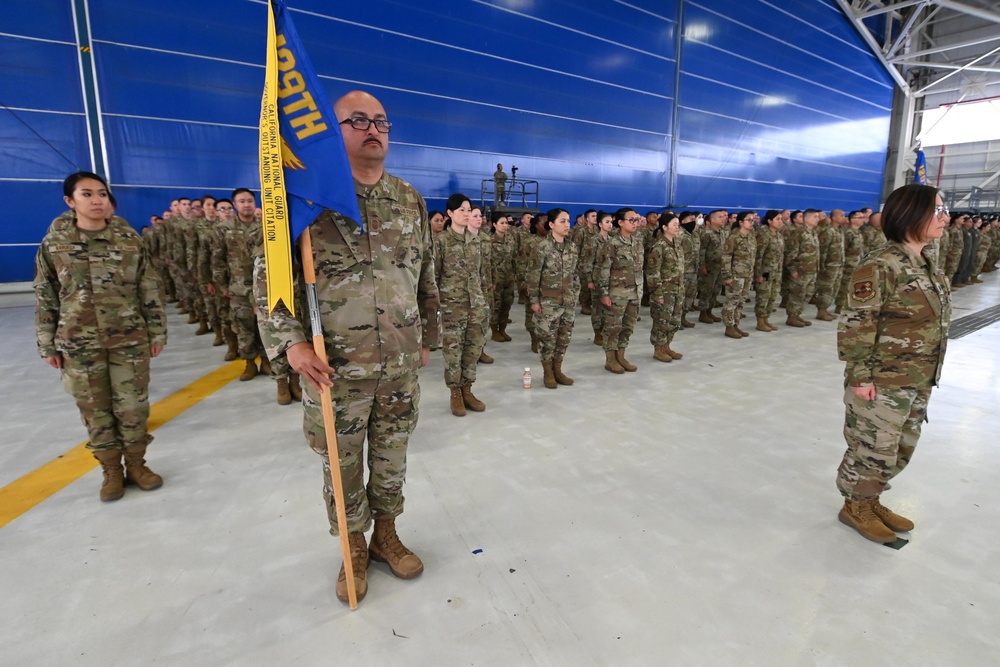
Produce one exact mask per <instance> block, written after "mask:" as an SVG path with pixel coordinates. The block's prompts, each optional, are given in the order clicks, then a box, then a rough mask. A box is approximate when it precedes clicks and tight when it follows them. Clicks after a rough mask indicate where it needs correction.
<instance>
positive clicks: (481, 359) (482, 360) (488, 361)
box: [479, 350, 496, 364]
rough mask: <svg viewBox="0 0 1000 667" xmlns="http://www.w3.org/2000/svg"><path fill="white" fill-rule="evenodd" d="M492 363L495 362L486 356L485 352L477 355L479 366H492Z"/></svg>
mask: <svg viewBox="0 0 1000 667" xmlns="http://www.w3.org/2000/svg"><path fill="white" fill-rule="evenodd" d="M494 361H496V360H495V359H494V358H493V357H491V356H490V355H488V354H486V350H483V351H482V352H480V353H479V363H481V364H492V363H493V362H494Z"/></svg>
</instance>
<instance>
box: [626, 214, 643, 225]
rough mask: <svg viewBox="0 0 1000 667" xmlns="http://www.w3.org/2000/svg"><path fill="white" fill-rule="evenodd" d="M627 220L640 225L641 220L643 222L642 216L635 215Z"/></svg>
mask: <svg viewBox="0 0 1000 667" xmlns="http://www.w3.org/2000/svg"><path fill="white" fill-rule="evenodd" d="M625 222H631V223H632V224H634V225H638V224H639V223H640V222H642V218H640V217H639V216H635V217H634V218H625Z"/></svg>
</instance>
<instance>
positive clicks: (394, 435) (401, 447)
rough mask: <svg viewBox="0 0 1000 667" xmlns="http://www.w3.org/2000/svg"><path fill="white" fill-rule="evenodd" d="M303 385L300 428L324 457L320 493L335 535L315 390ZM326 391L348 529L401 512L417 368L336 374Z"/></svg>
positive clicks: (413, 424)
mask: <svg viewBox="0 0 1000 667" xmlns="http://www.w3.org/2000/svg"><path fill="white" fill-rule="evenodd" d="M302 389H303V391H302V407H303V420H302V430H303V432H304V433H305V437H306V443H307V444H308V445H309V447H311V448H312V450H313V451H314V452H316V453H317V454H319V455H320V456H321V457H322V459H323V499H324V501H325V503H324V504H325V505H326V511H327V518H328V519H329V521H330V533H331V534H333V535H339V532H338V530H337V508H336V505H335V503H334V495H333V479H332V477H331V475H330V455H329V452H328V450H327V446H326V430H325V428H324V426H323V410H322V407H321V404H320V398H319V394H318V393H317V392H316V390H315V389H313V387H312V385H311V384H309V383H308V382H303V383H302ZM331 396H332V398H333V410H334V419H335V420H336V429H337V453H338V455H339V456H340V474H341V478H342V479H343V481H344V503H345V505H346V507H345V508H344V509H345V510H346V513H347V529H348V531H349V532H363V531H366V530H368V528H369V527H370V526H371V522H372V517H373V516H374V517H375V518H378V517H380V516H386V517H390V516H398V515H399V514H402V512H403V482H404V481H405V480H406V449H407V444H408V443H409V439H410V434H411V433H413V429H414V428H415V427H416V425H417V416H418V404H419V403H420V385H419V384H418V383H417V374H416V372H413V373H407V374H405V375H404V376H403V377H400V378H394V379H386V378H379V379H372V380H336V381H335V384H334V386H333V388H332V389H331ZM366 439H367V441H368V455H367V462H368V484H367V486H366V485H365V461H366V457H365V453H364V446H365V440H366Z"/></svg>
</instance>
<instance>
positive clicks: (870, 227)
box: [861, 209, 885, 255]
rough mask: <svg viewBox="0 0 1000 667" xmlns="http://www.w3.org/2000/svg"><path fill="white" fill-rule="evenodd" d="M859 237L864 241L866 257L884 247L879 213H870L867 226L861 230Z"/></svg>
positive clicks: (883, 235)
mask: <svg viewBox="0 0 1000 667" xmlns="http://www.w3.org/2000/svg"><path fill="white" fill-rule="evenodd" d="M862 210H864V209H862ZM861 236H862V237H863V238H864V240H865V254H866V255H867V254H869V253H872V252H875V251H876V250H878V249H879V248H882V247H883V246H884V245H885V234H883V233H882V214H881V213H872V214H871V215H869V216H868V224H867V225H865V226H864V227H862V228H861Z"/></svg>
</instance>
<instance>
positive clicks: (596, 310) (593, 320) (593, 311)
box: [590, 299, 604, 335]
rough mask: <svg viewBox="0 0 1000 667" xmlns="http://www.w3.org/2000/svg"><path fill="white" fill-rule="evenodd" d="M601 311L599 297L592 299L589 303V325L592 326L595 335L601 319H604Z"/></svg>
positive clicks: (602, 305)
mask: <svg viewBox="0 0 1000 667" xmlns="http://www.w3.org/2000/svg"><path fill="white" fill-rule="evenodd" d="M603 311H604V304H602V303H601V300H600V299H594V300H593V302H591V304H590V326H592V327H593V328H594V334H595V335H596V334H597V333H599V332H600V331H601V321H602V320H603V319H604V315H602V313H603Z"/></svg>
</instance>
